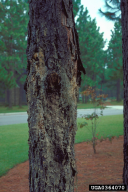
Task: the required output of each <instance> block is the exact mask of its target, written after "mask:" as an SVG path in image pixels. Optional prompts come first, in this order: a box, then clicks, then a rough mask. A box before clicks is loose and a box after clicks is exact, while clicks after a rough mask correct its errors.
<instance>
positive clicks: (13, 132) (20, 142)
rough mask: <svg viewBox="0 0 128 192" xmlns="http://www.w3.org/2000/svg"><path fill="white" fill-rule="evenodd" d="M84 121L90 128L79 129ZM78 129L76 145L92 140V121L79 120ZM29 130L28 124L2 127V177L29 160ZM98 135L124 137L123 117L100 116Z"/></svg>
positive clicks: (0, 145) (0, 127) (0, 141)
mask: <svg viewBox="0 0 128 192" xmlns="http://www.w3.org/2000/svg"><path fill="white" fill-rule="evenodd" d="M84 121H86V122H87V123H88V126H87V127H83V128H79V126H78V125H79V123H80V122H81V123H82V122H84ZM77 127H78V130H77V132H76V136H75V143H80V142H83V141H87V140H91V138H92V134H91V132H90V131H91V129H92V123H91V121H90V120H88V121H87V120H85V119H82V118H78V119H77ZM87 128H88V129H89V130H88V129H87ZM28 130H29V129H28V124H27V123H26V124H18V125H2V126H0V148H1V150H0V177H1V176H3V175H4V174H6V173H7V172H8V170H9V169H11V168H13V167H14V166H15V165H17V164H20V163H22V162H25V161H26V160H28V149H29V148H28ZM97 133H98V134H99V135H98V139H100V138H101V136H105V137H108V135H112V136H119V135H123V115H115V116H114V115H113V116H100V117H99V119H98V122H97V129H96V134H97ZM101 145H102V143H101Z"/></svg>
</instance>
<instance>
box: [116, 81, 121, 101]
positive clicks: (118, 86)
mask: <svg viewBox="0 0 128 192" xmlns="http://www.w3.org/2000/svg"><path fill="white" fill-rule="evenodd" d="M120 88H121V86H120V79H118V80H117V98H116V100H117V102H120V100H121V98H120Z"/></svg>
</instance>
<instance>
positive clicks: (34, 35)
mask: <svg viewBox="0 0 128 192" xmlns="http://www.w3.org/2000/svg"><path fill="white" fill-rule="evenodd" d="M29 17H30V21H29V24H28V46H27V50H26V53H27V60H28V65H27V70H28V76H27V79H26V83H25V86H24V89H25V90H26V93H27V102H28V111H27V112H28V126H29V140H28V144H29V189H30V192H39V191H40V192H43V191H46V192H60V191H61V192H65V191H66V192H73V191H74V177H75V176H76V173H77V169H76V162H75V153H74V142H75V134H76V130H77V96H78V86H80V84H81V79H80V76H81V72H80V71H83V72H84V73H85V71H84V68H83V66H82V63H81V60H80V52H79V43H78V35H77V32H76V29H75V23H74V16H73V5H72V1H67V0H60V1H59V0H58V1H57V0H51V1H42V0H38V1H35V0H31V1H29Z"/></svg>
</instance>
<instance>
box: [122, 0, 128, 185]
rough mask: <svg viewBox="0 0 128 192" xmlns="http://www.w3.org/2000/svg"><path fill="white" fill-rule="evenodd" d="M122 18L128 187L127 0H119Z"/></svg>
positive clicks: (126, 179) (125, 176)
mask: <svg viewBox="0 0 128 192" xmlns="http://www.w3.org/2000/svg"><path fill="white" fill-rule="evenodd" d="M121 14H122V16H121V18H122V21H121V22H122V52H123V84H124V110H123V114H124V145H123V153H124V168H123V183H124V184H125V185H126V186H127V189H128V78H127V77H128V59H127V58H128V51H127V50H128V37H127V35H128V33H127V31H128V1H126V0H121Z"/></svg>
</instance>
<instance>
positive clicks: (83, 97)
mask: <svg viewBox="0 0 128 192" xmlns="http://www.w3.org/2000/svg"><path fill="white" fill-rule="evenodd" d="M82 103H84V95H82Z"/></svg>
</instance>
